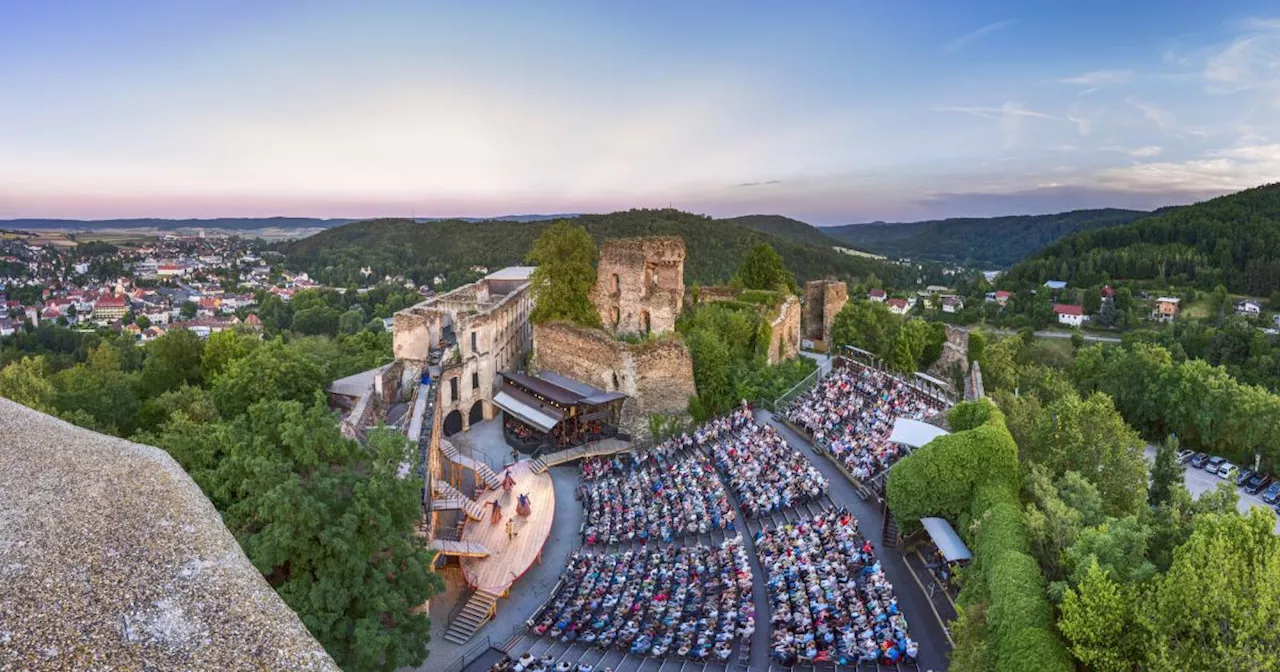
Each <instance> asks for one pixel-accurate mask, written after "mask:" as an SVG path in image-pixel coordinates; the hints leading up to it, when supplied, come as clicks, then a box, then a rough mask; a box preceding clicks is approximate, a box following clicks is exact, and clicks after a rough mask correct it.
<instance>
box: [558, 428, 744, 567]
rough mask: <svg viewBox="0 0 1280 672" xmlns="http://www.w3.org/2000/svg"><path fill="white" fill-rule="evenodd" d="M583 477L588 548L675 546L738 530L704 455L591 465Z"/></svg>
mask: <svg viewBox="0 0 1280 672" xmlns="http://www.w3.org/2000/svg"><path fill="white" fill-rule="evenodd" d="M583 476H584V482H583V485H582V488H581V491H580V492H581V494H582V504H583V516H584V519H585V520H584V523H583V530H582V541H583V543H584V544H587V545H592V544H618V543H630V542H647V541H649V540H659V539H661V540H662V541H664V542H670V541H672V540H673V539H676V538H679V537H681V536H684V535H693V534H705V533H707V532H710V531H712V530H725V531H729V532H732V531H733V530H734V529H735V527H734V519H735V514H734V511H733V506H732V505H731V504H730V502H729V497H728V495H727V494H726V493H725V490H724V486H723V485H722V484H721V483H720V478H719V476H717V475H716V472H715V469H713V468H712V467H711V463H710V462H708V461H707V458H706V457H705V456H704V455H703V454H702V453H701V452H699V451H684V452H679V453H670V454H659V453H651V454H649V455H646V456H645V457H643V458H641V459H640V461H639V462H636V461H633V459H632V458H631V457H629V456H620V457H615V458H611V459H609V460H598V461H592V462H587V463H584V464H583Z"/></svg>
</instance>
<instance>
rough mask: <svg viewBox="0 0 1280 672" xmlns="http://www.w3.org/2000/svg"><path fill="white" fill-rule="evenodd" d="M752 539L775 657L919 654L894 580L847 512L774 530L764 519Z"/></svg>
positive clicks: (782, 660) (881, 658) (880, 658)
mask: <svg viewBox="0 0 1280 672" xmlns="http://www.w3.org/2000/svg"><path fill="white" fill-rule="evenodd" d="M755 543H756V551H757V553H758V554H759V557H760V563H761V565H762V566H763V567H764V571H765V579H766V584H767V586H768V595H769V603H770V606H771V610H772V616H771V617H770V623H771V624H772V627H773V630H772V635H771V641H770V647H771V652H770V657H771V658H772V659H773V660H774V661H775V662H777V663H779V664H781V665H785V666H791V665H794V664H796V663H814V664H816V663H827V662H834V663H836V664H837V665H852V664H854V663H855V661H866V662H872V661H874V662H879V663H883V664H886V665H895V664H897V663H898V662H899V661H904V662H914V661H915V658H916V656H917V654H918V651H919V647H918V645H917V643H916V642H915V641H914V640H912V639H911V637H910V636H909V635H908V632H907V621H906V618H905V617H904V616H903V615H902V613H901V612H900V611H899V610H898V602H897V598H896V597H895V596H894V593H893V586H892V585H891V584H890V583H889V581H888V580H887V579H886V578H885V576H884V573H883V572H882V571H881V568H880V563H879V561H877V560H876V557H875V553H874V551H873V550H872V547H871V542H869V541H867V540H866V539H865V538H864V537H863V536H862V535H861V534H860V533H859V531H858V521H857V519H855V518H854V517H853V515H851V514H850V513H849V512H848V511H846V510H843V509H840V510H836V509H828V510H827V511H824V512H823V513H822V514H819V515H818V516H816V517H814V518H812V519H809V520H805V521H802V522H800V523H799V524H794V525H792V524H786V525H782V526H779V527H777V528H775V529H769V527H768V526H767V525H766V526H765V527H764V528H763V529H761V530H760V532H758V533H756V535H755Z"/></svg>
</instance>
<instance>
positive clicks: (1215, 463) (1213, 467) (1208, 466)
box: [1204, 455, 1227, 474]
mask: <svg viewBox="0 0 1280 672" xmlns="http://www.w3.org/2000/svg"><path fill="white" fill-rule="evenodd" d="M1226 461H1227V458H1225V457H1218V456H1217V455H1214V456H1213V457H1210V458H1209V459H1208V460H1207V461H1206V462H1205V463H1204V470H1205V471H1207V472H1209V473H1211V474H1216V473H1218V468H1219V467H1221V466H1222V465H1223V464H1224V463H1225V462H1226Z"/></svg>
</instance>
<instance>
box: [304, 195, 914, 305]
mask: <svg viewBox="0 0 1280 672" xmlns="http://www.w3.org/2000/svg"><path fill="white" fill-rule="evenodd" d="M572 221H573V223H574V224H576V225H578V226H582V227H584V228H586V230H587V232H588V233H590V234H591V237H592V238H593V239H595V241H596V242H597V243H599V242H600V241H602V240H606V239H610V238H625V237H631V236H655V235H668V236H680V237H681V238H683V239H684V241H685V246H686V249H687V257H686V260H685V267H684V269H685V282H686V284H690V285H692V284H699V285H711V284H716V283H721V282H724V281H726V280H728V279H729V278H730V277H731V276H732V275H733V274H734V272H735V271H736V270H737V269H738V264H739V263H740V262H741V261H742V259H743V258H744V256H745V255H746V253H747V251H748V250H749V249H751V248H752V247H753V246H755V245H758V244H760V243H769V244H770V245H772V246H773V248H774V249H775V250H777V251H778V253H779V254H780V255H782V258H783V260H784V261H785V262H786V265H787V268H789V269H791V271H792V272H793V273H794V274H795V277H796V279H797V280H798V281H800V282H804V281H806V280H812V279H815V278H822V277H826V276H834V277H842V278H854V277H864V276H866V275H868V274H870V273H875V274H876V275H877V276H878V277H880V278H882V279H884V280H885V281H886V282H889V283H891V284H893V285H895V286H904V287H909V286H914V285H916V284H917V283H918V282H919V281H920V280H921V279H922V278H921V277H920V275H921V271H920V270H918V269H915V268H914V267H908V266H902V265H898V264H893V263H890V262H885V261H880V260H875V259H867V258H862V257H854V256H850V255H846V254H842V253H840V252H837V251H835V250H833V249H830V248H828V247H816V246H813V245H809V244H805V243H802V242H796V241H795V240H792V239H789V238H781V237H778V236H777V235H770V234H769V233H763V232H761V231H757V230H755V229H753V228H750V227H748V226H742V225H739V224H734V223H733V222H732V220H716V219H711V218H710V217H704V216H701V215H695V214H690V213H687V212H680V211H678V210H628V211H625V212H615V213H612V214H608V215H581V216H579V217H577V218H575V219H573V220H572ZM550 225H551V223H549V222H537V223H517V222H499V221H485V222H465V221H462V220H448V221H439V222H424V223H415V222H412V221H409V220H404V219H379V220H372V221H367V222H358V223H354V224H348V225H346V226H341V227H337V228H334V229H329V230H327V231H322V232H321V233H318V234H316V235H314V236H311V237H309V238H305V239H303V240H299V241H295V242H292V243H289V244H286V245H284V246H283V248H282V251H283V252H285V254H286V255H287V256H288V263H289V264H290V265H291V266H292V267H293V268H295V269H297V270H305V271H307V272H308V273H310V274H311V275H312V276H313V277H315V278H318V279H319V280H320V281H321V282H325V283H328V284H333V285H343V286H345V285H349V284H352V283H361V282H362V281H363V276H362V275H361V272H360V271H361V269H362V268H365V267H369V268H370V269H371V270H372V273H373V277H375V278H378V277H382V276H384V275H405V276H407V277H409V278H410V279H412V280H414V281H415V282H417V283H419V284H422V283H427V282H430V281H431V280H432V278H434V277H435V276H436V275H437V274H439V275H442V276H444V277H445V278H446V279H448V280H449V282H450V284H453V283H455V282H458V281H465V280H467V279H469V278H467V277H466V275H467V274H468V269H470V267H471V266H472V265H480V266H486V267H488V268H489V269H491V270H492V269H496V268H500V267H502V266H507V265H511V264H519V263H521V262H523V261H524V260H525V256H526V254H527V253H528V251H529V250H530V249H531V248H532V247H533V241H534V239H535V238H537V236H538V235H539V234H540V233H541V232H542V231H543V230H545V229H546V228H547V227H548V226H550ZM808 235H811V234H808ZM924 270H925V275H926V276H928V275H929V273H930V272H931V271H932V269H930V268H928V267H926V268H925V269H924ZM923 280H924V281H925V282H928V281H930V278H929V277H924V278H923Z"/></svg>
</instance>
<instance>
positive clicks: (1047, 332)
mask: <svg viewBox="0 0 1280 672" xmlns="http://www.w3.org/2000/svg"><path fill="white" fill-rule="evenodd" d="M967 330H968V329H966V331H967ZM983 331H985V332H988V333H992V334H999V335H1001V336H1016V335H1017V334H1018V332H1016V331H1014V330H1012V329H990V328H984V329H983ZM1081 335H1082V336H1084V341H1085V343H1120V342H1122V341H1121V340H1120V339H1119V338H1116V337H1115V336H1095V335H1093V334H1089V333H1085V332H1081ZM1036 338H1071V332H1069V331H1056V330H1053V329H1041V330H1040V331H1037V332H1036Z"/></svg>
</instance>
